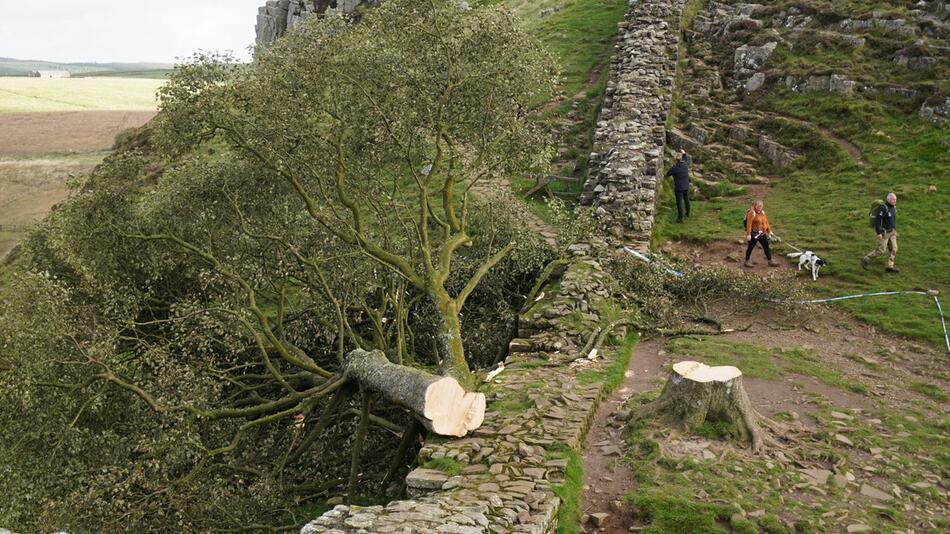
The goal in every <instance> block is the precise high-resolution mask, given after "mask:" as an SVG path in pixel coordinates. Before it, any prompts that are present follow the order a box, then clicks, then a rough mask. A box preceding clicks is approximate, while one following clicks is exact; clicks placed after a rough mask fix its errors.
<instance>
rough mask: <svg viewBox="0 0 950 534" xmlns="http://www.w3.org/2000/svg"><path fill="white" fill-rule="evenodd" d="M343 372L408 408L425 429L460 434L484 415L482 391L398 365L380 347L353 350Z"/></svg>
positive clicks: (450, 434) (438, 432) (472, 428)
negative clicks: (377, 348) (469, 388)
mask: <svg viewBox="0 0 950 534" xmlns="http://www.w3.org/2000/svg"><path fill="white" fill-rule="evenodd" d="M344 369H345V371H344V375H345V376H346V377H347V378H349V379H352V380H354V381H356V382H358V383H360V384H361V385H363V386H365V387H367V388H369V389H372V390H373V391H376V392H377V393H379V394H380V395H382V396H383V397H385V398H386V399H388V400H389V401H391V402H393V403H395V404H398V405H400V406H402V407H403V408H408V409H409V410H410V411H412V413H413V414H414V415H415V416H416V418H417V419H418V420H419V422H421V423H422V424H423V425H424V426H425V427H426V428H427V429H429V430H430V431H432V432H435V433H436V434H440V435H443V436H464V435H465V434H467V433H468V432H470V431H472V430H475V429H476V428H478V427H479V426H481V424H482V421H483V420H484V419H485V395H484V394H483V393H474V392H469V391H465V389H464V388H462V386H461V385H460V384H459V382H458V380H456V379H454V378H452V377H448V376H438V375H434V374H431V373H428V372H426V371H424V370H422V369H418V368H415V367H409V366H406V365H398V364H394V363H392V362H390V361H389V360H388V359H386V355H384V354H383V353H382V352H381V351H378V350H375V351H365V350H361V349H357V350H354V351H353V352H351V353H350V354H349V356H347V359H346V364H345V367H344Z"/></svg>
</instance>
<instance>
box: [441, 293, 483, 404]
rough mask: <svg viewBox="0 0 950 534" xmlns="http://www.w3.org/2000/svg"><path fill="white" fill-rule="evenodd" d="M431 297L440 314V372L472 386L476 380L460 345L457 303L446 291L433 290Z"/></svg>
mask: <svg viewBox="0 0 950 534" xmlns="http://www.w3.org/2000/svg"><path fill="white" fill-rule="evenodd" d="M432 299H433V300H434V301H435V305H436V308H438V310H439V315H441V316H442V317H441V318H442V332H441V338H442V339H441V340H440V341H441V344H440V347H439V349H440V354H439V356H440V357H441V358H442V362H441V364H440V367H441V370H442V374H443V375H445V376H450V377H452V378H454V379H456V380H458V382H459V383H460V384H462V385H463V386H464V387H467V388H473V387H475V383H476V380H475V375H474V374H473V373H472V372H471V370H470V369H469V367H468V361H467V360H466V359H465V348H464V347H463V345H462V321H461V320H460V319H459V310H458V305H457V304H456V303H455V301H454V300H453V299H452V298H451V297H450V296H449V295H448V293H443V292H435V293H434V294H433V295H432Z"/></svg>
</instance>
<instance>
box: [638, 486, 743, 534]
mask: <svg viewBox="0 0 950 534" xmlns="http://www.w3.org/2000/svg"><path fill="white" fill-rule="evenodd" d="M626 499H627V500H628V501H629V502H630V503H632V504H633V507H634V510H635V513H636V514H637V516H638V517H640V518H641V519H644V520H646V521H649V522H650V526H649V528H647V529H646V530H644V531H643V532H644V533H646V534H669V533H672V532H684V533H685V532H689V533H691V534H719V533H721V532H725V531H724V530H723V529H720V528H718V527H717V526H716V521H717V520H719V521H728V520H729V518H730V516H732V514H733V513H735V512H736V509H735V508H733V507H731V506H724V505H716V504H700V503H696V502H693V501H690V500H687V499H685V498H681V497H672V496H669V495H666V494H665V493H664V492H663V491H662V490H653V491H650V492H648V493H644V494H640V495H635V494H632V495H628V496H627V497H626Z"/></svg>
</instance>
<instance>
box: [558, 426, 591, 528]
mask: <svg viewBox="0 0 950 534" xmlns="http://www.w3.org/2000/svg"><path fill="white" fill-rule="evenodd" d="M551 457H552V458H555V457H560V458H566V459H567V467H566V468H565V470H564V482H563V483H561V484H557V485H555V486H553V487H552V488H551V489H552V490H553V491H554V493H555V494H556V495H557V496H558V497H560V498H561V508H560V510H558V514H557V532H558V534H578V533H579V532H580V531H581V530H580V522H581V493H582V491H583V487H584V463H583V462H582V461H581V457H580V455H579V454H578V453H577V451H575V450H574V449H572V448H570V447H568V446H566V445H562V446H561V447H559V449H558V450H557V451H554V452H553V453H552V454H551Z"/></svg>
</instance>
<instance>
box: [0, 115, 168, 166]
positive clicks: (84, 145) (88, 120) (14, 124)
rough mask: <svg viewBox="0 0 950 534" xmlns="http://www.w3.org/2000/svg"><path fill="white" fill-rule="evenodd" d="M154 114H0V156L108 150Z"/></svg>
mask: <svg viewBox="0 0 950 534" xmlns="http://www.w3.org/2000/svg"><path fill="white" fill-rule="evenodd" d="M154 116H155V112H154V111H65V112H50V113H5V114H0V156H17V157H22V156H34V155H42V154H56V153H63V152H89V151H96V150H105V149H108V148H111V147H112V145H113V143H114V142H115V136H116V135H117V134H118V133H119V132H121V131H123V130H125V129H128V128H134V127H138V126H141V125H143V124H145V123H146V122H148V121H149V120H151V119H152V117H154Z"/></svg>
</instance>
